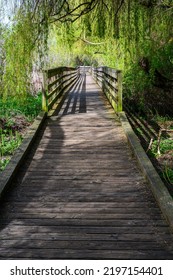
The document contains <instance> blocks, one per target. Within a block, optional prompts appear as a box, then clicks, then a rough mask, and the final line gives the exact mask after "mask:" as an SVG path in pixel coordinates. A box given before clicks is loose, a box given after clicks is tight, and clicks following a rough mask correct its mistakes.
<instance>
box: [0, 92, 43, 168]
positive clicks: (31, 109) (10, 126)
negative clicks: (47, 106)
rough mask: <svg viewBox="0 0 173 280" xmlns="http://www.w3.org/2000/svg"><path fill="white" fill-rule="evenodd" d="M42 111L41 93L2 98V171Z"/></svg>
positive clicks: (0, 163)
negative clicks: (24, 96)
mask: <svg viewBox="0 0 173 280" xmlns="http://www.w3.org/2000/svg"><path fill="white" fill-rule="evenodd" d="M40 111H41V94H38V95H37V96H31V95H28V96H27V97H26V98H25V100H17V99H16V98H11V97H9V98H8V99H7V100H6V101H4V100H3V99H2V98H0V171H3V170H4V169H5V167H6V166H7V164H8V162H9V161H10V158H11V156H12V155H13V154H14V152H15V150H16V149H17V148H18V147H19V146H20V144H21V142H22V139H23V137H24V135H25V133H26V131H27V128H28V127H29V126H30V124H31V123H32V122H33V120H34V119H35V117H36V116H37V115H38V114H39V112H40Z"/></svg>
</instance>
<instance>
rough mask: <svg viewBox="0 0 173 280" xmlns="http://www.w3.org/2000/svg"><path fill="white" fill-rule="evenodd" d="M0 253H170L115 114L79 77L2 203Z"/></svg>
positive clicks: (139, 256) (43, 256)
mask: <svg viewBox="0 0 173 280" xmlns="http://www.w3.org/2000/svg"><path fill="white" fill-rule="evenodd" d="M0 211H1V215H0V224H1V231H0V258H1V259H172V257H173V252H172V244H173V242H172V241H173V239H172V234H171V233H170V231H169V227H168V226H167V224H166V222H165V221H164V220H163V218H162V216H161V213H160V210H159V209H158V207H157V205H156V203H155V200H154V198H153V196H152V194H151V192H150V190H149V188H148V186H147V184H146V183H145V181H144V179H143V177H142V175H141V174H140V172H139V170H138V168H137V166H136V162H135V160H134V159H133V157H132V156H131V153H130V151H129V148H128V145H127V141H126V138H125V135H124V133H123V131H122V128H121V126H120V123H119V122H118V120H117V117H116V116H115V115H113V113H112V110H111V108H110V107H109V105H108V104H107V102H106V100H105V99H104V97H103V96H102V94H101V91H100V90H99V88H98V87H97V85H96V84H95V83H94V81H93V80H92V78H91V77H90V76H88V75H87V76H86V77H85V76H81V78H80V79H79V81H78V83H77V84H76V85H75V87H74V89H73V90H72V91H71V92H70V93H69V94H68V95H67V96H66V99H65V100H64V102H63V103H62V104H61V106H60V108H59V110H57V111H56V112H55V113H54V115H53V116H52V117H51V118H49V119H47V120H46V122H45V124H44V126H43V127H42V130H41V131H40V134H39V135H38V137H37V139H36V141H35V143H34V145H33V147H32V150H31V151H30V153H29V154H28V156H27V159H26V161H25V163H24V164H23V166H21V168H20V172H19V174H18V176H17V178H16V180H15V182H13V186H12V187H11V190H10V191H9V192H8V193H7V195H6V197H5V198H4V201H3V202H2V203H1V207H0Z"/></svg>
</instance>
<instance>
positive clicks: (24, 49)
mask: <svg viewBox="0 0 173 280" xmlns="http://www.w3.org/2000/svg"><path fill="white" fill-rule="evenodd" d="M0 13H1V19H2V18H3V17H4V18H5V17H7V16H8V17H9V16H10V17H11V23H10V24H9V25H8V27H4V26H3V32H1V41H3V53H4V62H5V63H3V59H1V69H2V68H3V71H1V73H2V74H1V80H2V87H1V90H2V92H3V94H4V96H8V94H18V95H20V96H22V94H24V95H25V94H26V92H27V91H28V89H29V86H30V85H29V84H30V79H29V78H30V73H31V72H32V68H33V64H34V63H37V64H39V66H40V67H42V68H43V67H52V66H58V65H62V64H71V65H73V66H77V65H79V64H87V65H91V64H92V65H95V66H96V65H107V66H110V67H114V68H118V69H122V70H123V73H124V88H125V95H126V96H127V97H128V96H129V97H130V96H136V97H138V99H139V102H143V100H144V99H145V96H146V95H144V94H141V95H140V97H139V92H140V93H141V92H145V90H147V91H148V92H149V90H150V88H151V87H153V86H154V90H155V91H157V88H162V89H163V88H164V89H165V88H166V92H167V91H169V90H170V89H172V74H173V31H172V25H173V20H172V18H173V1H172V0H88V1H87V0H73V1H72V0H58V1H57V0H1V9H0ZM1 22H2V25H4V24H3V20H1ZM16 85H17V87H16ZM134 93H135V94H134ZM147 96H148V93H147ZM170 96H171V95H170ZM150 98H151V97H150ZM166 98H167V99H168V100H169V102H170V99H169V98H168V97H167V96H166ZM151 99H152V98H151Z"/></svg>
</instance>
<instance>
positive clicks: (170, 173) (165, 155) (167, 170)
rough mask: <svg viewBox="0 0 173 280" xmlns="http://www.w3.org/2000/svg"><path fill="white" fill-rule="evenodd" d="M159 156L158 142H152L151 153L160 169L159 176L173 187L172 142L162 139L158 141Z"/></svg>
mask: <svg viewBox="0 0 173 280" xmlns="http://www.w3.org/2000/svg"><path fill="white" fill-rule="evenodd" d="M159 150H160V154H158V141H157V140H155V141H153V144H152V148H151V152H152V154H153V156H154V157H155V158H157V160H158V161H159V163H160V165H161V167H162V174H161V176H162V177H163V179H164V180H165V181H166V182H167V183H169V184H170V185H172V186H173V140H172V139H171V138H162V139H161V141H160V149H159Z"/></svg>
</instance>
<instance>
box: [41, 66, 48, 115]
mask: <svg viewBox="0 0 173 280" xmlns="http://www.w3.org/2000/svg"><path fill="white" fill-rule="evenodd" d="M47 92H48V73H47V71H46V70H45V71H44V72H43V93H42V110H43V111H45V112H48V102H47Z"/></svg>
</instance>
